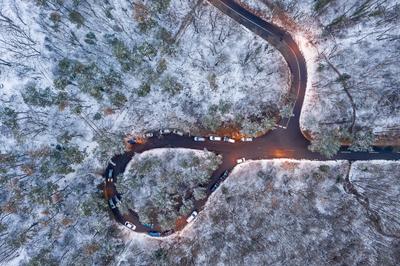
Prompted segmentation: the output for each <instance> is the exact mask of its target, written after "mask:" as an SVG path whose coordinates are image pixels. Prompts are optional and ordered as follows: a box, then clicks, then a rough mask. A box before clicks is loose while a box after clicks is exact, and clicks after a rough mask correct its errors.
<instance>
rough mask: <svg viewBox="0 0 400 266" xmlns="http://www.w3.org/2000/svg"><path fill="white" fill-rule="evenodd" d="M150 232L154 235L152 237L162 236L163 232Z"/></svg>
mask: <svg viewBox="0 0 400 266" xmlns="http://www.w3.org/2000/svg"><path fill="white" fill-rule="evenodd" d="M148 234H149V236H152V237H160V236H161V233H160V232H156V231H150V232H148Z"/></svg>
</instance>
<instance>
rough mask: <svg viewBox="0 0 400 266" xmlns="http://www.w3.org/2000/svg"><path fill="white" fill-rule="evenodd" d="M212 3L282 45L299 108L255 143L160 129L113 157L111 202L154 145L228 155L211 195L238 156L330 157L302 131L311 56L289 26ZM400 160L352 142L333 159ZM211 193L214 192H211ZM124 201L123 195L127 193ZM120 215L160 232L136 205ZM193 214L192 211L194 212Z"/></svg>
mask: <svg viewBox="0 0 400 266" xmlns="http://www.w3.org/2000/svg"><path fill="white" fill-rule="evenodd" d="M209 2H210V3H211V4H212V5H214V6H215V7H216V8H218V9H219V10H220V11H222V12H223V13H224V14H225V15H228V16H229V17H231V18H232V19H234V20H235V21H237V22H238V23H240V24H242V25H243V26H244V27H246V28H247V29H249V30H250V31H252V32H254V33H255V34H257V35H259V36H260V37H262V38H263V39H265V40H266V41H267V42H269V43H270V44H271V45H273V46H274V47H276V49H278V50H279V51H280V52H281V54H282V55H283V57H284V58H285V60H286V62H287V64H288V66H289V69H290V72H291V79H292V84H291V86H292V87H291V91H292V92H294V94H295V97H297V98H296V101H295V105H294V108H293V116H292V117H291V118H290V120H289V119H286V120H282V121H280V122H279V127H277V129H275V130H272V131H270V132H268V133H267V134H265V135H264V136H261V137H258V138H256V139H254V140H253V141H251V142H236V143H228V142H222V141H219V142H216V141H210V140H208V139H207V140H206V141H205V142H195V141H194V140H193V137H192V136H188V135H185V136H183V137H182V136H178V135H175V134H167V135H160V134H159V133H158V132H154V136H153V137H151V138H149V139H147V141H146V143H144V144H134V145H133V146H134V150H133V151H132V152H126V153H124V154H121V155H115V156H114V157H113V158H112V161H113V162H114V163H115V164H116V165H115V166H114V165H112V164H109V165H108V166H107V169H106V171H105V173H104V177H105V180H106V181H105V186H104V191H105V195H106V198H107V201H108V200H109V199H110V198H112V197H116V196H117V195H118V192H117V191H116V188H115V184H114V183H116V182H118V180H117V179H116V177H117V176H118V175H119V174H122V173H123V172H124V170H125V167H126V165H127V164H128V162H129V161H130V160H131V158H132V157H133V156H134V154H135V153H141V152H143V151H147V150H151V149H154V148H190V149H199V150H203V149H207V150H209V151H213V152H215V153H217V154H221V155H222V156H223V162H222V164H221V165H220V166H219V168H218V169H217V170H216V171H215V172H214V173H213V175H212V178H211V181H210V183H209V185H208V196H209V195H210V194H211V190H210V189H211V187H212V186H213V184H214V183H216V182H217V181H218V180H219V179H220V176H221V174H222V173H223V172H224V171H225V170H229V171H230V170H231V169H232V168H233V167H234V166H235V165H236V160H237V159H239V158H243V157H244V158H246V160H258V159H273V158H291V159H311V160H321V161H323V160H327V158H325V157H323V156H322V155H320V154H318V153H313V152H311V151H309V150H308V149H307V147H308V145H309V141H308V140H307V139H306V138H305V137H304V136H303V134H302V132H301V131H300V125H299V118H300V112H301V107H302V105H303V100H304V95H305V90H306V86H307V67H306V61H305V59H304V57H303V55H302V53H301V52H300V50H299V47H298V46H297V44H296V43H295V42H294V40H293V39H292V37H291V36H290V35H289V34H288V33H286V32H285V31H284V30H283V29H281V28H279V27H277V26H275V25H273V24H271V23H268V22H266V21H264V20H262V19H261V18H259V17H257V16H256V15H254V14H252V13H251V12H249V11H247V10H245V9H244V8H243V7H241V6H240V5H238V4H236V3H235V2H234V1H232V0H209ZM338 159H340V160H349V161H355V160H376V159H384V160H398V159H400V153H398V152H396V151H394V150H393V149H392V148H391V147H386V148H382V147H374V148H373V151H371V152H351V151H348V150H347V148H346V147H342V149H341V150H340V151H339V153H338V154H337V155H335V156H334V157H332V158H330V160H338ZM111 169H113V173H112V177H113V178H112V181H111V182H109V181H107V175H108V173H109V171H110V170H111ZM207 198H208V197H207ZM122 201H123V196H122ZM206 201H207V199H205V200H202V201H198V202H196V203H195V210H197V211H200V210H201V209H202V208H203V206H204V204H205V202H206ZM111 210H112V212H113V214H114V217H115V219H116V220H117V221H118V222H120V223H122V224H125V222H126V221H129V222H131V223H132V224H134V225H135V226H136V229H135V231H136V232H149V231H155V230H154V229H151V228H149V227H146V226H144V225H143V224H141V223H140V220H139V215H138V214H137V213H135V212H134V211H132V210H128V211H125V212H124V213H122V212H121V211H120V208H118V207H116V208H113V209H111ZM188 215H189V214H188ZM172 232H173V231H168V232H159V233H160V236H165V235H168V234H170V233H172Z"/></svg>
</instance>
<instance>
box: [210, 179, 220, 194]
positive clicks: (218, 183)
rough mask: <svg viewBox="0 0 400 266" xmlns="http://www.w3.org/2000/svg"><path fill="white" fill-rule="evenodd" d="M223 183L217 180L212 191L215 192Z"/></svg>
mask: <svg viewBox="0 0 400 266" xmlns="http://www.w3.org/2000/svg"><path fill="white" fill-rule="evenodd" d="M220 184H221V183H220V182H219V181H217V182H216V183H215V184H214V185H213V186H212V187H211V192H214V191H215V190H217V188H218V187H219V185H220Z"/></svg>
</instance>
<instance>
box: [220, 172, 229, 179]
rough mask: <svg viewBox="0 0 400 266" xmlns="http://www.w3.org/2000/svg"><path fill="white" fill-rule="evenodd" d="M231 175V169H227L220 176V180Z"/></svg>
mask: <svg viewBox="0 0 400 266" xmlns="http://www.w3.org/2000/svg"><path fill="white" fill-rule="evenodd" d="M228 175H229V171H228V170H225V171H224V172H223V173H222V175H221V176H220V177H219V180H224V179H225V178H226V177H227V176H228Z"/></svg>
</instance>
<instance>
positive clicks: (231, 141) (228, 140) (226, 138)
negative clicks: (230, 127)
mask: <svg viewBox="0 0 400 266" xmlns="http://www.w3.org/2000/svg"><path fill="white" fill-rule="evenodd" d="M224 141H225V142H230V143H235V140H234V139H231V138H228V137H224Z"/></svg>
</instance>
